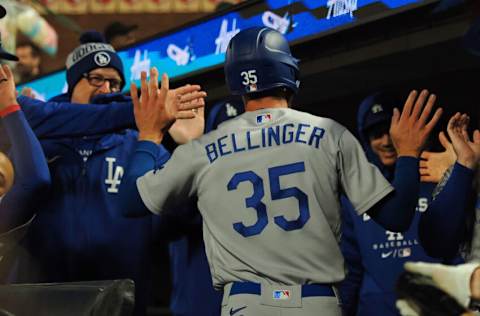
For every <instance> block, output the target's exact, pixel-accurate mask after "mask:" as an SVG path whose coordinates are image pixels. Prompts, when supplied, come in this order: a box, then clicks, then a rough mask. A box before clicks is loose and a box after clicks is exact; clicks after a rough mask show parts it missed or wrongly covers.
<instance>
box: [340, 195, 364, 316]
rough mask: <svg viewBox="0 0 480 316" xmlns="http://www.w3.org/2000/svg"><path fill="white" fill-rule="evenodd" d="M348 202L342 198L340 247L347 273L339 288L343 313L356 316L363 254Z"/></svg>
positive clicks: (361, 278) (362, 271)
mask: <svg viewBox="0 0 480 316" xmlns="http://www.w3.org/2000/svg"><path fill="white" fill-rule="evenodd" d="M348 204H349V203H348V202H347V201H345V199H342V239H341V241H340V248H341V250H342V254H343V256H344V258H345V263H346V266H347V275H346V276H345V279H344V280H343V281H342V282H341V283H340V287H339V289H340V298H341V302H342V310H343V315H345V316H355V315H356V313H357V305H358V298H359V294H360V287H361V285H362V280H363V274H364V269H363V266H362V256H361V253H360V249H359V247H358V243H357V239H356V237H355V227H354V225H353V219H352V216H353V215H354V213H352V212H351V210H350V209H349V205H348Z"/></svg>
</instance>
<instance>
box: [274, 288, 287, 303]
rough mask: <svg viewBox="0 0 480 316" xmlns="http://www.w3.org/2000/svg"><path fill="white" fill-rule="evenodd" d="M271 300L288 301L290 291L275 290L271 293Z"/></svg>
mask: <svg viewBox="0 0 480 316" xmlns="http://www.w3.org/2000/svg"><path fill="white" fill-rule="evenodd" d="M273 299H274V300H282V301H284V300H289V299H290V291H289V290H275V291H273Z"/></svg>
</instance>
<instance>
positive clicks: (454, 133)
mask: <svg viewBox="0 0 480 316" xmlns="http://www.w3.org/2000/svg"><path fill="white" fill-rule="evenodd" d="M468 122H469V118H468V116H467V115H466V114H463V115H461V114H460V113H457V114H455V115H454V116H452V118H451V119H450V121H449V122H448V127H447V132H448V135H449V136H450V139H451V141H452V146H453V149H454V150H455V153H456V155H457V161H456V162H455V165H454V166H453V169H452V172H451V174H450V176H449V177H448V178H447V180H446V183H441V184H440V185H441V186H443V187H442V188H441V190H440V191H439V193H438V194H437V195H436V196H435V197H434V199H433V201H432V203H430V205H429V206H428V208H427V210H426V212H425V213H423V214H422V217H421V219H420V226H419V236H420V242H421V244H422V246H423V247H424V248H425V251H426V252H427V253H428V254H429V255H430V256H432V257H438V258H451V257H454V256H455V255H456V254H457V253H458V251H459V247H460V244H461V242H462V239H463V235H464V233H465V229H466V224H465V222H466V218H467V214H468V212H469V211H473V203H472V202H473V201H474V198H475V191H474V190H473V178H474V174H475V170H476V169H477V168H478V164H479V161H480V132H479V131H478V130H476V131H475V132H474V133H473V140H470V138H469V135H468V133H467V127H468ZM438 240H442V242H441V243H440V244H439V243H438Z"/></svg>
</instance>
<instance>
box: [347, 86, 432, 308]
mask: <svg viewBox="0 0 480 316" xmlns="http://www.w3.org/2000/svg"><path fill="white" fill-rule="evenodd" d="M382 102H383V100H381V98H380V97H379V95H378V94H376V95H373V96H370V97H368V98H367V99H365V100H364V101H363V102H362V104H361V105H360V108H359V110H358V115H357V126H358V134H359V138H360V142H361V144H362V146H363V148H364V150H365V152H366V155H367V158H368V159H369V160H370V162H371V163H373V164H375V165H376V166H377V167H378V168H379V169H380V171H381V172H382V173H383V175H384V176H385V177H386V178H387V179H388V180H389V181H390V182H392V181H393V176H394V170H395V167H394V166H393V167H390V168H389V167H387V166H385V165H383V164H382V163H381V161H380V159H379V158H378V156H377V155H376V154H375V153H374V152H373V151H372V149H371V147H370V142H369V138H368V135H367V133H366V128H365V125H366V120H367V118H368V116H369V112H370V113H371V112H375V111H379V108H378V106H379V105H380V106H381V107H382V106H383V108H381V110H384V111H389V110H390V111H389V113H391V109H392V107H388V105H386V104H383V105H382ZM374 107H377V108H374ZM389 117H391V115H389ZM385 122H386V123H389V121H388V120H386V121H384V123H385ZM377 123H378V122H377ZM433 187H434V186H433V185H431V184H426V183H422V184H421V186H420V195H419V197H418V206H417V208H416V212H415V213H416V214H415V217H414V220H413V222H412V224H411V226H410V228H409V229H408V230H407V231H406V232H404V233H398V232H390V231H387V230H385V229H384V228H382V227H381V226H380V225H378V224H377V223H375V221H373V220H372V219H371V218H370V217H369V216H368V214H363V216H358V215H356V214H357V213H356V211H355V210H354V209H353V207H352V205H351V204H350V202H349V201H348V199H347V198H345V197H342V199H341V200H342V212H343V214H342V216H343V222H342V231H343V234H342V240H341V249H342V252H343V255H344V257H345V261H346V264H347V268H348V274H347V277H346V278H345V280H344V281H343V283H342V284H341V287H340V289H341V298H342V305H343V308H344V310H345V312H346V315H349V316H350V315H357V316H375V315H379V316H388V315H399V313H398V311H397V309H396V307H395V300H396V296H395V293H394V290H395V283H396V280H397V278H398V276H399V275H400V273H401V272H402V271H403V265H404V263H405V262H407V261H427V262H438V261H436V260H435V259H433V258H431V257H429V256H427V255H426V253H425V251H424V250H423V248H422V247H421V246H420V243H419V238H418V232H417V227H418V222H419V218H420V214H421V213H422V212H424V211H425V210H426V209H427V206H428V203H429V201H430V196H431V192H432V190H433Z"/></svg>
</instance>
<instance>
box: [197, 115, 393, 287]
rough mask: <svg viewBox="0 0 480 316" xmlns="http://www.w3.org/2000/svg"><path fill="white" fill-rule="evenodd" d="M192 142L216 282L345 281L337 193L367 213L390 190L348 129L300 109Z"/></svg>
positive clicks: (249, 118)
mask: <svg viewBox="0 0 480 316" xmlns="http://www.w3.org/2000/svg"><path fill="white" fill-rule="evenodd" d="M344 147H345V148H344ZM192 149H193V152H194V153H195V155H198V156H196V157H195V158H194V159H195V160H197V159H199V160H202V163H198V164H195V165H196V166H198V167H199V169H200V170H197V172H196V177H195V180H194V185H193V186H194V187H195V188H196V191H197V195H198V207H199V209H200V211H201V213H202V216H203V219H204V239H205V244H206V250H207V256H208V258H209V262H210V266H211V270H212V276H213V279H214V284H215V286H218V287H222V286H223V285H224V284H226V283H229V282H232V281H254V282H267V283H272V284H285V285H292V284H306V283H333V282H337V281H340V280H341V279H343V277H344V268H343V258H342V255H341V253H340V250H339V247H338V240H339V236H340V211H339V198H338V197H339V194H340V192H339V191H340V190H342V188H343V190H345V191H346V192H347V194H349V195H350V196H351V197H352V198H353V200H354V201H355V203H356V204H357V206H358V209H359V212H364V211H366V210H367V209H368V207H370V206H371V205H372V203H375V202H376V201H378V200H379V199H380V198H381V197H382V196H384V192H385V191H389V190H391V189H390V188H389V184H388V182H386V181H385V182H382V181H377V180H378V179H379V177H380V179H383V178H382V177H381V176H380V175H379V172H378V171H377V170H374V167H373V166H372V165H370V164H369V163H368V162H367V161H366V159H365V157H364V156H363V151H362V149H361V147H360V145H359V144H358V142H356V140H354V138H353V136H352V135H351V134H350V133H349V132H348V130H346V128H345V127H343V126H341V125H340V124H338V123H336V122H335V121H333V120H330V119H327V118H320V117H316V116H313V115H310V114H307V113H303V112H298V111H295V110H292V109H265V110H260V111H255V112H247V113H245V114H243V115H241V116H239V117H238V118H236V119H233V120H231V121H228V122H225V123H223V124H221V125H220V126H219V128H218V129H217V130H216V131H214V132H212V133H209V134H207V135H204V136H203V137H202V138H200V139H199V140H198V141H195V142H194V143H193V148H192ZM358 156H360V158H359V157H358ZM355 159H359V161H357V162H355V163H353V164H352V160H355ZM197 162H198V160H197ZM364 165H365V166H366V169H368V170H366V171H365V174H364V176H367V178H370V179H367V178H366V179H363V180H361V181H363V184H364V187H363V188H362V189H358V188H356V186H357V182H358V181H360V180H359V179H360V178H361V177H360V171H357V170H355V169H354V168H357V167H358V166H364ZM356 181H357V182H356ZM360 184H362V183H358V185H359V186H360ZM365 194H366V195H365ZM360 195H365V196H364V198H362V197H360ZM363 202H365V203H363ZM212 206H214V207H212Z"/></svg>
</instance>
